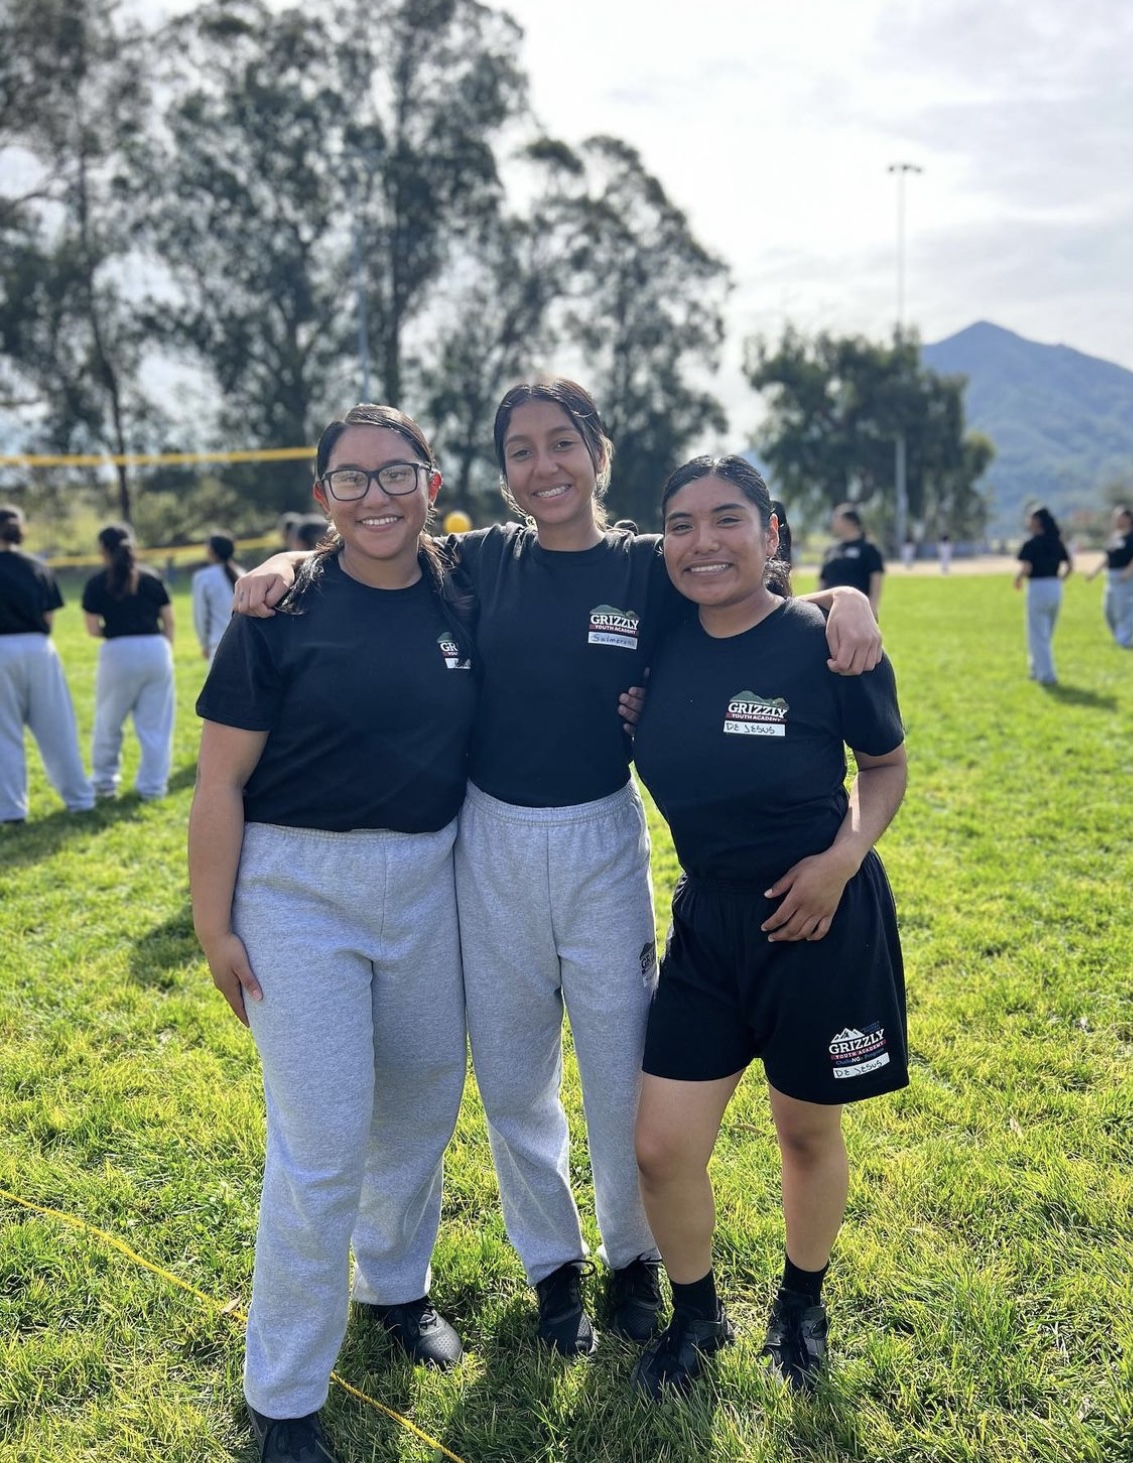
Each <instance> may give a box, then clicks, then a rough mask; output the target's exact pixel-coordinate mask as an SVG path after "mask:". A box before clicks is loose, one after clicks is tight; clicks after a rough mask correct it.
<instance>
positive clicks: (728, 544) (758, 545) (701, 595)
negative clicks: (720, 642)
mask: <svg viewBox="0 0 1133 1463" xmlns="http://www.w3.org/2000/svg"><path fill="white" fill-rule="evenodd" d="M664 527H665V545H664V548H665V567H666V569H668V571H669V578H670V579H671V580H672V581H673V584H674V585H675V586H676V588H677V589H678V590H679V591H680V593H681V594H683V595H684V596H685V598H686V599H691V600H692V601H693V602H694V603H695V604H698V605H699V606H700V609H701V620H702V622H703V623H704V624H705V626H706V627H708V626H709V625H710V624H711V623H712V622H713V621H717V622H720V623H724V622H740V621H743V620H744V619H746V618H749V617H750V619H751V623H752V624H754V623H756V621H757V620H758V619H761V618H762V617H763V615H765V614H766V613H767V612H768V611H769V610H770V609H772V608H773V607H774V605H775V604H776V603H777V601H776V597H775V596H774V595H773V594H772V593H771V591H770V590H769V589H767V587H766V586H765V584H764V582H763V575H764V570H765V569H766V567H767V561H768V559H769V558H771V557H772V556H773V555H774V553H775V550H776V549H777V548H778V547H779V525H778V522H777V521H776V518H775V515H774V514H772V515H771V518H770V525H769V526H768V527H767V528H765V527H764V526H763V522H762V519H761V516H760V510H759V508H758V507H757V505H756V504H755V503H753V502H752V501H751V500H750V499H749V498H748V497H747V496H746V495H745V493H744V492H743V490H742V489H740V488H738V487H737V486H736V485H735V484H734V483H731V482H728V481H727V479H725V478H719V477H714V476H709V477H701V478H695V479H694V480H693V481H692V482H690V483H686V484H685V485H684V487H682V488H678V489H677V491H676V492H675V493H673V494H672V496H671V497H670V498H669V500H668V502H667V504H666V505H665V525H664Z"/></svg>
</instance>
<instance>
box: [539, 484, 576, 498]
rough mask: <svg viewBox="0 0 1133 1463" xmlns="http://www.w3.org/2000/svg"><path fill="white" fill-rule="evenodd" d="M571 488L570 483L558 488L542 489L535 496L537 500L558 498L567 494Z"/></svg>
mask: <svg viewBox="0 0 1133 1463" xmlns="http://www.w3.org/2000/svg"><path fill="white" fill-rule="evenodd" d="M569 487H570V484H569V483H560V484H559V485H558V487H557V488H540V489H539V491H538V492H537V493H535V494H534V496H535V497H536V498H557V497H558V496H559V495H560V494H561V493H565V492H566V491H567V490H568V489H569Z"/></svg>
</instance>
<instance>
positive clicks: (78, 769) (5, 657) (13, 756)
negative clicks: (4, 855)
mask: <svg viewBox="0 0 1133 1463" xmlns="http://www.w3.org/2000/svg"><path fill="white" fill-rule="evenodd" d="M23 539H24V515H23V513H22V512H21V511H20V509H19V508H13V507H11V506H8V505H5V506H4V507H2V508H0V823H22V822H24V820H25V819H26V818H27V815H28V769H27V760H26V757H25V754H24V727H25V726H26V727H28V729H29V730H30V731H31V734H32V736H33V737H34V738H35V741H36V745H37V746H38V747H39V754H40V756H41V757H42V758H43V768H44V771H45V772H46V773H47V779H48V781H49V782H50V783H51V786H52V787H53V788H54V789H55V791H56V792H57V793H58V794H59V796H60V797H61V798H62V799H63V802H64V804H65V806H66V808H67V810H68V811H69V812H72V813H85V812H88V811H89V810H90V809H91V808H92V807H93V806H94V791H93V789H92V788H91V785H90V779H89V778H88V777H87V775H86V772H85V771H84V770H83V759H82V757H81V755H80V754H79V743H78V731H77V728H76V726H75V709H74V706H73V705H72V703H71V693H70V691H69V690H68V689H67V680H66V677H65V676H64V674H63V667H62V665H61V663H60V661H59V656H58V654H57V653H56V650H55V647H54V645H52V643H51V640H50V635H51V622H52V620H53V619H54V617H55V611H56V610H57V609H60V608H62V605H63V596H62V595H61V594H60V593H59V587H58V585H57V584H56V583H55V576H54V575H53V574H52V572H51V570H50V569H48V568H47V566H46V565H45V564H41V563H40V562H39V560H38V559H33V558H32V557H31V555H30V554H25V553H23V552H22V551H21V550H20V548H19V545H20V544H21V543H23Z"/></svg>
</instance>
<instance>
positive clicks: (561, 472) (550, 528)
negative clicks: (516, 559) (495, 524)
mask: <svg viewBox="0 0 1133 1463" xmlns="http://www.w3.org/2000/svg"><path fill="white" fill-rule="evenodd" d="M503 464H504V472H505V477H506V480H507V486H508V491H509V492H510V493H511V495H512V497H513V498H514V499H515V502H516V504H517V506H518V507H519V509H520V511H521V512H523V513H526V514H528V515H530V517H532V518H533V519H534V520H535V523H536V526H537V527H538V529H539V538H540V541H541V542H543V543H545V544H546V545H547V546H548V547H552V548H553V547H561V548H589V547H590V545H592V544H594V543H596V542H597V541H598V538H599V537H600V533H599V530H598V528H597V525H596V523H595V518H594V491H595V488H596V487H597V483H598V474H599V472H600V471H601V470H602V468H603V467H604V466H605V464H604V462H601V461H599V462H595V461H594V459H593V458H592V457H591V455H590V451H589V449H588V447H587V444H586V441H585V439H584V437H583V435H582V432H581V431H580V429H579V428H578V427H577V426H576V425H575V424H574V422H572V421H571V419H570V417H569V416H568V415H567V413H566V411H564V409H563V408H562V407H561V406H559V404H558V403H557V402H554V401H529V402H526V403H524V404H523V405H522V406H517V407H515V408H514V410H513V411H512V413H511V418H510V420H509V422H508V425H507V431H506V433H505V435H504V441H503Z"/></svg>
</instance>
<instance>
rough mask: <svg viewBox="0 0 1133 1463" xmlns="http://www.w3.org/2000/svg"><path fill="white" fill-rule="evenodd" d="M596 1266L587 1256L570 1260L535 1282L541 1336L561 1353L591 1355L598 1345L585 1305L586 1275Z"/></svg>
mask: <svg viewBox="0 0 1133 1463" xmlns="http://www.w3.org/2000/svg"><path fill="white" fill-rule="evenodd" d="M592 1269H593V1266H591V1265H588V1264H587V1263H586V1262H585V1261H584V1260H568V1261H567V1263H566V1264H565V1265H560V1266H559V1268H558V1269H557V1270H552V1271H551V1273H550V1275H548V1276H547V1277H546V1278H545V1279H543V1280H540V1281H539V1282H538V1283H537V1284H536V1286H535V1291H536V1294H537V1295H538V1297H539V1340H540V1341H542V1342H544V1343H545V1344H546V1345H547V1346H553V1347H554V1349H555V1350H556V1351H557V1352H558V1353H559V1355H560V1356H589V1355H590V1353H591V1352H592V1351H593V1350H594V1348H595V1347H596V1346H597V1345H598V1338H597V1337H596V1336H595V1334H594V1327H593V1326H592V1325H591V1324H590V1317H589V1316H588V1315H587V1314H586V1312H585V1310H584V1309H583V1307H582V1277H583V1276H584V1275H587V1274H589V1273H590V1271H591V1270H592Z"/></svg>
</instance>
